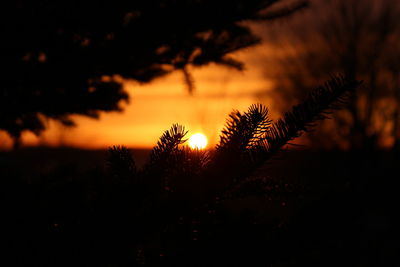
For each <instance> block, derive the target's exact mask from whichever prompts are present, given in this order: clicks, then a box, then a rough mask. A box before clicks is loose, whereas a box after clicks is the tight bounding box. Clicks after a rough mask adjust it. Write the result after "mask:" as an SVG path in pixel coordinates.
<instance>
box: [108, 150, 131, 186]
mask: <svg viewBox="0 0 400 267" xmlns="http://www.w3.org/2000/svg"><path fill="white" fill-rule="evenodd" d="M107 161H108V166H109V167H110V170H111V172H112V176H113V178H114V179H115V178H116V179H118V180H120V181H126V182H128V181H131V179H133V178H134V177H135V176H136V174H137V168H136V164H135V161H134V160H133V158H132V155H131V153H130V152H129V150H128V149H127V148H126V147H124V146H113V147H110V148H109V149H108V158H107Z"/></svg>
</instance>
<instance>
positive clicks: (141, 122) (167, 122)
mask: <svg viewBox="0 0 400 267" xmlns="http://www.w3.org/2000/svg"><path fill="white" fill-rule="evenodd" d="M267 51H268V49H267V48H266V46H265V45H260V46H258V47H253V48H249V49H247V50H244V51H240V52H238V53H237V54H235V55H234V56H235V57H236V58H238V59H240V60H242V61H243V62H245V64H246V70H245V71H243V72H239V71H236V70H233V69H228V68H226V67H222V66H216V65H210V66H207V67H202V68H199V69H194V70H193V72H192V74H193V76H194V79H195V85H196V91H195V93H194V94H193V95H189V93H188V92H187V90H186V88H185V84H184V83H183V77H182V74H181V73H179V72H176V73H173V74H171V75H169V76H166V77H163V78H159V79H157V80H155V81H154V82H152V83H150V84H146V85H139V84H137V83H135V82H131V81H127V82H126V83H125V84H124V86H126V89H127V91H128V92H129V94H130V99H131V100H130V103H129V104H128V105H125V110H124V112H123V113H103V114H102V115H101V117H100V119H99V120H94V119H90V118H85V117H78V116H77V117H75V118H76V122H77V124H78V126H77V127H75V128H65V127H63V126H60V125H58V124H56V123H54V122H49V128H48V130H46V131H45V132H44V134H43V135H42V136H41V137H40V138H37V137H35V136H34V135H33V134H31V133H24V135H23V141H24V143H25V144H27V145H37V144H45V145H52V146H58V145H67V146H77V147H85V148H106V147H108V146H111V145H117V144H121V145H126V146H129V147H146V148H148V147H152V146H153V145H155V144H156V141H157V139H158V138H159V137H160V135H161V134H162V133H163V131H164V130H167V129H169V128H170V126H171V125H172V124H173V123H179V124H182V125H184V126H186V128H187V129H188V130H189V134H190V133H192V134H193V133H196V132H203V133H204V134H205V135H206V136H207V137H208V139H209V143H210V145H211V146H212V145H214V144H215V143H216V142H217V141H218V136H219V132H220V130H221V129H222V127H223V125H224V123H225V119H226V117H227V115H228V113H229V112H230V111H231V110H232V109H238V110H241V111H244V110H246V109H247V108H248V106H250V105H251V104H253V103H259V102H262V103H265V104H268V103H267V102H268V100H266V99H261V98H260V96H258V97H257V95H260V94H265V92H267V91H268V90H269V89H270V88H271V85H270V83H269V82H268V81H267V80H266V79H265V78H263V74H262V73H263V68H262V62H263V60H262V59H263V58H265V57H266V56H267ZM0 138H1V140H2V143H3V144H4V143H6V146H8V147H10V146H11V142H10V140H9V139H8V138H7V137H6V136H5V135H4V134H3V133H2V134H1V136H0Z"/></svg>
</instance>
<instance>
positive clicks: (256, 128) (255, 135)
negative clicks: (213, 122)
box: [216, 104, 271, 153]
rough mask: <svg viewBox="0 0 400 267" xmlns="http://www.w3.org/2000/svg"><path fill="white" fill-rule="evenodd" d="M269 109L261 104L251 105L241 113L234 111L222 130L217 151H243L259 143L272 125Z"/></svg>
mask: <svg viewBox="0 0 400 267" xmlns="http://www.w3.org/2000/svg"><path fill="white" fill-rule="evenodd" d="M268 116H269V111H268V109H267V108H266V107H264V106H263V105H261V104H254V105H251V106H250V107H249V109H248V111H247V112H245V113H244V114H241V113H240V112H239V111H233V112H232V113H231V114H229V118H228V120H227V122H226V124H225V128H224V129H223V130H222V132H221V133H222V134H221V136H220V142H219V144H218V145H217V147H216V148H217V151H228V152H236V153H243V152H245V151H246V150H247V149H248V148H250V147H253V146H254V145H255V144H257V143H258V141H259V139H260V137H261V136H263V135H264V134H265V133H266V131H267V130H268V128H269V127H270V125H271V120H270V119H269V117H268Z"/></svg>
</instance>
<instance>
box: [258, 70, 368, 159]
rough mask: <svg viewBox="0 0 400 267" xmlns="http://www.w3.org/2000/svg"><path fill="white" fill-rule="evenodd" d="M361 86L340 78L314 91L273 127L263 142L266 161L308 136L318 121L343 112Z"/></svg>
mask: <svg viewBox="0 0 400 267" xmlns="http://www.w3.org/2000/svg"><path fill="white" fill-rule="evenodd" d="M360 83H361V82H359V81H355V80H349V79H347V78H344V77H342V76H337V77H333V78H332V79H331V80H329V81H327V82H326V83H325V84H324V86H320V87H318V88H316V89H315V90H314V91H312V92H311V93H310V94H309V96H308V97H307V98H306V99H305V101H303V102H302V103H300V104H298V105H296V106H294V107H293V108H292V110H291V111H289V112H286V113H285V114H284V115H283V117H282V118H281V119H279V120H278V121H277V122H275V123H273V124H272V125H271V127H269V129H268V131H267V132H266V134H265V136H264V138H261V139H260V142H259V144H258V147H257V150H258V152H260V151H261V152H262V153H261V155H260V156H261V157H262V159H263V160H267V159H269V158H270V157H271V156H273V155H274V154H275V153H276V152H278V151H279V150H280V149H281V148H282V147H283V146H284V145H286V144H288V142H289V141H291V140H293V139H295V138H297V137H299V136H300V135H301V134H302V133H304V132H307V131H308V130H309V129H310V128H311V127H312V126H313V125H314V123H315V122H316V121H318V120H323V119H326V118H327V117H328V115H329V114H330V113H331V112H332V111H333V110H335V109H339V108H342V107H343V105H344V103H345V102H346V97H347V96H348V94H349V93H350V92H352V91H354V90H355V89H356V88H357V87H358V86H359V85H360Z"/></svg>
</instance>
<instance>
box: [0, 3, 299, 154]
mask: <svg viewBox="0 0 400 267" xmlns="http://www.w3.org/2000/svg"><path fill="white" fill-rule="evenodd" d="M277 2H282V1H278V0H256V1H243V0H234V1H228V0H224V1H211V0H200V1H197V0H196V1H195V0H152V1H98V2H96V4H92V3H89V2H86V1H75V0H74V1H64V0H63V1H53V2H51V1H34V2H32V1H11V2H7V3H6V4H4V5H3V7H2V10H3V12H2V16H1V18H0V20H1V25H2V27H1V31H0V33H1V36H2V41H1V49H0V50H1V52H0V55H1V59H2V61H1V64H2V66H3V68H2V69H3V71H2V73H1V76H0V77H1V78H0V129H2V130H5V131H6V132H8V133H9V135H10V136H11V137H12V138H13V139H14V143H15V146H18V144H19V140H20V136H21V132H22V131H31V132H33V133H35V134H37V135H38V134H40V133H41V132H42V131H43V130H44V129H45V128H46V124H45V120H46V119H53V120H56V121H59V122H61V123H62V124H64V125H67V126H72V125H74V122H73V120H72V119H71V115H72V114H78V115H84V116H89V117H93V118H97V117H98V116H99V113H100V112H101V111H120V110H121V109H122V108H121V106H120V102H121V101H127V100H128V95H127V93H126V92H125V91H124V89H123V88H122V85H121V82H122V79H133V80H136V81H138V82H149V81H151V80H153V79H154V78H156V77H160V76H162V75H165V74H167V73H170V72H172V71H175V70H180V71H182V72H183V74H184V79H185V82H186V83H187V85H188V89H189V91H192V90H193V79H192V77H191V75H190V72H189V70H188V67H189V66H201V65H206V64H209V63H211V62H214V63H217V64H222V65H226V66H229V67H233V68H236V69H239V70H240V69H242V68H243V64H242V63H241V62H238V61H236V60H234V59H233V58H231V57H230V56H229V55H230V54H231V53H232V52H235V51H237V50H239V49H242V48H246V47H249V46H252V45H255V44H257V43H258V42H259V39H258V38H257V37H256V36H255V35H253V34H252V32H251V31H250V30H249V28H248V27H246V26H245V25H244V24H243V23H242V22H243V21H257V20H270V19H275V18H278V17H281V16H285V15H287V14H290V13H292V12H293V11H295V10H297V9H298V8H300V7H302V6H304V5H305V4H304V1H301V2H297V4H295V5H290V6H283V7H278V8H276V6H275V5H274V4H276V3H277Z"/></svg>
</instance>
